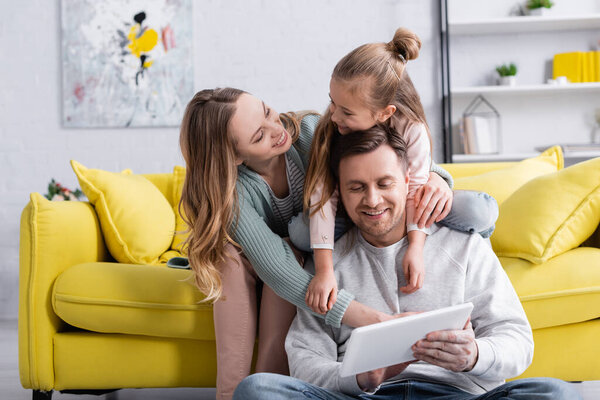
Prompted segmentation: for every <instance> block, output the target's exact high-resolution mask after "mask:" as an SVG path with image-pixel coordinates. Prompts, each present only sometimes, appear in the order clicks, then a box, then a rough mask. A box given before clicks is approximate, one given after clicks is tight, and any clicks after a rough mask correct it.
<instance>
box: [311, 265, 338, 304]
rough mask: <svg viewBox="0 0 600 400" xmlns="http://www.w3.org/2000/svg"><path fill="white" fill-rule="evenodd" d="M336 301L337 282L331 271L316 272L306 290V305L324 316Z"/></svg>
mask: <svg viewBox="0 0 600 400" xmlns="http://www.w3.org/2000/svg"><path fill="white" fill-rule="evenodd" d="M336 300H337V281H336V280H335V276H334V275H333V270H329V271H322V272H317V273H316V274H315V276H314V277H313V278H312V280H311V281H310V284H309V285H308V289H307V290H306V298H305V301H306V305H308V306H309V307H310V308H311V310H313V311H314V312H316V313H319V314H325V313H326V312H327V311H329V310H331V307H333V305H334V304H335V302H336Z"/></svg>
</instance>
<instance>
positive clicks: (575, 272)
mask: <svg viewBox="0 0 600 400" xmlns="http://www.w3.org/2000/svg"><path fill="white" fill-rule="evenodd" d="M500 263H501V264H502V266H503V267H504V270H505V271H506V273H507V275H508V277H509V278H510V280H511V282H512V284H513V286H514V288H515V290H516V292H517V294H518V295H519V298H520V299H521V303H522V304H523V308H524V309H525V313H526V314H527V318H528V319H529V323H530V324H531V327H532V328H533V329H541V328H547V327H552V326H559V325H567V324H573V323H577V322H583V321H589V320H592V319H595V318H598V317H600V249H597V248H592V247H579V248H577V249H573V250H571V251H568V252H566V253H564V254H561V255H559V256H556V257H554V258H552V259H550V260H548V261H547V262H545V263H544V264H542V265H536V264H533V263H530V262H529V261H526V260H523V259H520V258H508V257H500Z"/></svg>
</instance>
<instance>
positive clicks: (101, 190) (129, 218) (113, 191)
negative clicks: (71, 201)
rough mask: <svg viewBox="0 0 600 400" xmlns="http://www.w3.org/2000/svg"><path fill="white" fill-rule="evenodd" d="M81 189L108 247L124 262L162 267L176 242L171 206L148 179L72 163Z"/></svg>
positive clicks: (116, 258) (75, 162) (119, 260)
mask: <svg viewBox="0 0 600 400" xmlns="http://www.w3.org/2000/svg"><path fill="white" fill-rule="evenodd" d="M71 166H72V167H73V171H75V175H77V179H79V184H80V185H81V190H83V193H85V195H86V196H87V198H88V199H89V201H90V203H91V204H92V205H93V206H94V207H95V209H96V213H97V214H98V219H99V220H100V227H101V229H102V234H103V236H104V241H105V242H106V246H107V247H108V250H109V251H110V254H111V255H112V256H113V257H114V258H115V260H117V261H118V262H121V263H133V264H159V263H161V261H160V260H159V257H160V255H161V254H163V253H164V252H165V251H166V250H168V249H169V247H170V245H171V242H172V241H173V231H174V228H175V215H174V214H173V209H172V208H171V205H170V204H169V202H168V201H167V199H166V198H165V196H163V194H162V193H161V192H160V190H159V189H158V188H157V187H156V186H155V185H154V184H152V182H150V181H149V180H148V179H146V178H144V177H143V176H141V175H133V174H132V173H131V170H125V171H123V172H122V173H115V172H108V171H103V170H99V169H88V168H86V167H84V166H83V165H81V164H80V163H78V162H77V161H74V160H71Z"/></svg>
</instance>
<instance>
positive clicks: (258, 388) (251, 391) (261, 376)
mask: <svg viewBox="0 0 600 400" xmlns="http://www.w3.org/2000/svg"><path fill="white" fill-rule="evenodd" d="M276 376H277V375H276V374H269V373H258V374H252V375H250V376H247V377H246V378H244V379H243V380H242V381H241V382H240V384H239V385H238V386H237V388H236V389H235V392H234V393H233V399H234V400H242V399H244V400H245V399H248V400H253V399H257V400H258V399H261V398H263V397H264V393H265V391H266V389H269V388H272V387H274V386H275V381H276Z"/></svg>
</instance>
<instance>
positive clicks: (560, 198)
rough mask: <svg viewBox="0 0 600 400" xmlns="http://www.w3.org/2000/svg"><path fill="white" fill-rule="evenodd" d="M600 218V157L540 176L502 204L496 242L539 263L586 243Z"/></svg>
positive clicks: (506, 252) (502, 250)
mask: <svg viewBox="0 0 600 400" xmlns="http://www.w3.org/2000/svg"><path fill="white" fill-rule="evenodd" d="M599 222H600V158H596V159H592V160H588V161H585V162H582V163H579V164H575V165H573V166H570V167H569V168H565V169H563V170H562V171H558V172H555V173H553V174H547V175H544V176H540V177H538V178H536V179H533V180H532V181H530V182H528V183H526V184H525V185H523V186H522V187H521V188H519V189H518V190H517V191H516V192H515V193H514V194H513V195H512V196H511V197H509V198H508V199H507V200H506V201H505V202H504V203H502V204H501V205H500V216H499V217H498V221H497V222H496V231H495V232H494V234H493V235H492V237H491V240H492V246H493V248H494V251H495V252H496V255H498V256H499V257H520V258H524V259H525V260H528V261H531V262H533V263H536V264H540V263H543V262H545V261H547V260H549V259H550V258H552V257H555V256H557V255H559V254H562V253H564V252H566V251H568V250H570V249H573V248H575V247H577V246H579V245H580V244H581V243H583V241H584V240H586V239H587V238H588V237H590V236H591V235H592V233H593V232H594V231H595V230H596V228H597V227H598V223H599Z"/></svg>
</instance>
